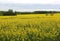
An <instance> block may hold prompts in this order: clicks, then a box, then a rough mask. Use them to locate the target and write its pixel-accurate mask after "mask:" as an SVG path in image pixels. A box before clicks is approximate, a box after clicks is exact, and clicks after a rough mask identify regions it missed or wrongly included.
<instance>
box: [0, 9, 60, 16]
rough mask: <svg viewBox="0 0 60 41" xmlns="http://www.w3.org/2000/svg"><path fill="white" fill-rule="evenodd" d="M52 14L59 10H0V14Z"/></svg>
mask: <svg viewBox="0 0 60 41" xmlns="http://www.w3.org/2000/svg"><path fill="white" fill-rule="evenodd" d="M49 13H50V14H52V15H53V14H54V13H60V11H33V12H18V11H15V12H13V10H12V9H9V10H8V11H0V16H1V15H3V16H15V15H17V14H49Z"/></svg>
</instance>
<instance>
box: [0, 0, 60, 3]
mask: <svg viewBox="0 0 60 41" xmlns="http://www.w3.org/2000/svg"><path fill="white" fill-rule="evenodd" d="M0 3H24V4H27V3H29V4H60V0H0Z"/></svg>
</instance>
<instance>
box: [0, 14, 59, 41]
mask: <svg viewBox="0 0 60 41" xmlns="http://www.w3.org/2000/svg"><path fill="white" fill-rule="evenodd" d="M0 41H60V14H54V15H53V16H51V15H50V14H48V16H46V15H45V14H27V15H17V16H0Z"/></svg>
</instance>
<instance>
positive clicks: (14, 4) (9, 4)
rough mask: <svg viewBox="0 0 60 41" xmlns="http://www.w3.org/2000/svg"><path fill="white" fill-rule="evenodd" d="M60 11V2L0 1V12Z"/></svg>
mask: <svg viewBox="0 0 60 41" xmlns="http://www.w3.org/2000/svg"><path fill="white" fill-rule="evenodd" d="M7 9H15V10H23V9H26V10H28V9H29V10H31V9H32V10H37V9H60V0H0V10H7Z"/></svg>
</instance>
